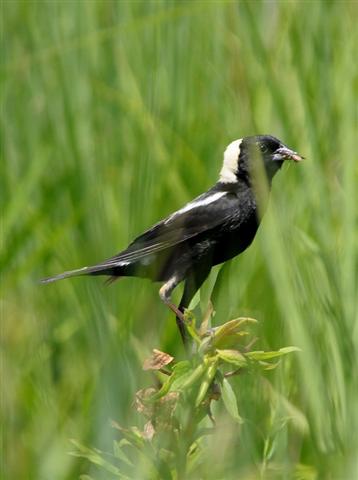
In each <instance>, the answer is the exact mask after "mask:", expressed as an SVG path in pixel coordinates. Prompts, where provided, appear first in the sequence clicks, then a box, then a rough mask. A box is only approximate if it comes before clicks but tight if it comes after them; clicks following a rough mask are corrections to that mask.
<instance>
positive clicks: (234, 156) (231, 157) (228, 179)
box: [219, 138, 242, 183]
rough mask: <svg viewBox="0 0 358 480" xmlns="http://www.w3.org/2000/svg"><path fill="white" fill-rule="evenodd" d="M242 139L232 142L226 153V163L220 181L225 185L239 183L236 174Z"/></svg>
mask: <svg viewBox="0 0 358 480" xmlns="http://www.w3.org/2000/svg"><path fill="white" fill-rule="evenodd" d="M241 142H242V138H239V140H235V141H233V142H231V143H230V144H229V145H228V146H227V147H226V150H225V152H224V162H223V166H222V169H221V171H220V178H219V181H220V182H223V183H234V182H237V177H236V172H237V168H238V165H239V155H240V144H241Z"/></svg>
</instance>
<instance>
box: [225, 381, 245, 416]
mask: <svg viewBox="0 0 358 480" xmlns="http://www.w3.org/2000/svg"><path fill="white" fill-rule="evenodd" d="M221 396H222V399H223V402H224V405H225V408H226V410H227V411H228V413H229V414H230V415H231V416H232V418H233V419H234V420H236V421H237V422H238V423H240V424H241V423H244V421H243V419H242V418H241V417H240V415H239V409H238V407H237V400H236V396H235V393H234V391H233V389H232V387H231V385H230V383H229V382H228V381H227V379H226V378H224V379H223V381H222V384H221Z"/></svg>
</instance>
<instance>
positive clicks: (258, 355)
mask: <svg viewBox="0 0 358 480" xmlns="http://www.w3.org/2000/svg"><path fill="white" fill-rule="evenodd" d="M300 351H301V350H300V349H299V348H298V347H284V348H280V350H277V351H273V352H264V351H263V350H257V351H253V352H247V353H245V356H246V357H248V358H250V359H251V360H270V359H271V358H276V357H282V356H283V355H287V354H288V353H291V352H300Z"/></svg>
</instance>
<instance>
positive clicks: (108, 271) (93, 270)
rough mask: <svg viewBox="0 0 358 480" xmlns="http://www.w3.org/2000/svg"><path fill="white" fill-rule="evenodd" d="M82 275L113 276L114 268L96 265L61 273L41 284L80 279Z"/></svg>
mask: <svg viewBox="0 0 358 480" xmlns="http://www.w3.org/2000/svg"><path fill="white" fill-rule="evenodd" d="M81 275H113V268H108V265H107V266H105V265H94V266H93V267H83V268H77V269H76V270H69V271H67V272H63V273H59V274H58V275H54V276H53V277H47V278H42V279H41V280H40V282H41V283H52V282H57V280H63V279H64V278H70V277H78V276H81Z"/></svg>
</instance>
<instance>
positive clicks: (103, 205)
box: [0, 0, 358, 480]
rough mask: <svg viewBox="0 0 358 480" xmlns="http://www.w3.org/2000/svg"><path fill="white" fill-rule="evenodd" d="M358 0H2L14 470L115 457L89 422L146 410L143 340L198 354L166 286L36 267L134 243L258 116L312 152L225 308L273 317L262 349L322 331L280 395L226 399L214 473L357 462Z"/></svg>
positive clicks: (9, 427)
mask: <svg viewBox="0 0 358 480" xmlns="http://www.w3.org/2000/svg"><path fill="white" fill-rule="evenodd" d="M357 7H358V5H357V3H356V2H354V1H352V2H344V1H338V0H337V1H326V0H321V1H320V0H317V1H281V2H280V1H270V2H264V1H253V2H249V1H248V2H244V1H243V2H241V1H239V2H229V1H227V2H226V1H206V2H203V1H191V2H189V1H181V2H180V1H159V0H158V1H132V2H129V1H117V2H114V1H100V0H98V1H94V0H93V1H90V0H88V1H75V0H72V1H66V0H64V1H56V0H51V1H19V0H13V1H10V0H7V1H3V2H2V5H1V12H2V15H1V17H2V47H1V52H2V54H1V63H2V64H1V95H2V108H1V136H2V142H1V144H2V149H1V157H2V158H1V167H0V168H1V172H0V188H1V191H0V195H1V205H2V207H1V210H2V224H1V236H2V249H1V260H0V261H1V267H0V268H1V330H2V331H1V336H2V347H1V348H2V350H1V355H2V361H1V383H2V387H1V388H2V397H1V417H2V418H1V423H2V426H3V447H2V448H3V453H4V455H3V459H4V461H3V463H2V473H3V478H16V479H46V480H47V479H51V480H56V479H74V478H78V476H79V475H80V474H83V473H89V474H90V475H91V476H93V478H110V477H109V474H107V473H104V474H103V473H101V472H100V471H99V470H97V469H96V468H95V467H91V466H90V465H89V464H88V463H87V462H86V461H84V460H81V459H78V458H75V457H72V456H70V455H68V451H69V450H71V449H72V446H71V444H70V443H69V439H70V438H76V439H77V440H79V441H80V442H81V443H83V444H86V445H93V446H96V447H98V448H101V449H103V450H111V448H112V447H111V443H112V439H113V438H115V437H116V438H117V435H116V433H115V432H114V431H112V429H111V427H110V425H109V419H110V418H114V419H116V420H117V421H119V423H121V424H123V425H125V426H127V425H130V424H133V423H135V422H136V421H137V419H136V415H135V412H134V411H133V408H132V399H133V396H134V393H135V391H136V390H138V389H139V388H142V387H143V386H145V385H147V384H149V383H150V378H149V377H148V374H144V373H143V372H142V370H141V362H142V360H143V358H145V356H146V355H147V354H148V352H150V350H151V349H152V348H160V349H162V350H164V351H168V352H169V353H171V354H178V355H179V356H182V350H181V347H180V342H179V338H178V334H177V332H176V329H175V322H174V319H173V315H172V314H170V313H169V312H168V311H167V309H166V307H165V306H163V305H162V303H161V302H160V300H159V297H158V293H157V291H158V285H156V284H151V283H150V282H148V281H144V280H139V279H124V280H121V281H120V282H118V283H115V284H114V285H112V286H111V287H109V288H105V287H104V286H103V282H102V281H101V279H98V278H82V279H73V280H68V281H65V282H60V283H57V284H53V285H48V286H41V285H39V284H38V279H39V278H41V277H42V276H46V275H51V274H55V273H59V272H61V271H63V270H66V269H71V268H76V267H81V266H84V265H88V264H92V263H95V262H97V261H100V260H103V259H104V258H106V257H108V256H111V255H113V254H114V253H116V252H117V251H119V250H121V249H122V248H124V247H126V246H127V244H128V242H129V241H130V240H131V239H132V238H133V237H134V236H135V235H137V234H139V233H141V232H142V231H143V230H144V229H146V228H147V227H149V226H150V225H151V224H152V223H153V222H156V221H158V220H159V219H160V218H162V217H163V216H165V215H167V214H168V213H170V212H171V211H173V210H175V209H177V208H179V207H181V206H182V205H183V204H184V203H185V202H187V201H189V200H190V199H192V198H193V197H194V196H196V195H198V194H199V193H201V192H202V191H204V190H205V189H207V188H208V187H209V186H211V185H212V184H213V183H214V182H215V181H216V179H217V175H218V171H219V169H220V165H221V161H222V152H223V150H224V148H225V146H226V145H227V144H228V143H229V142H230V141H232V140H234V139H236V138H239V137H242V136H245V135H250V134H257V133H270V134H273V135H275V136H278V137H279V138H280V139H282V141H283V142H284V143H286V144H287V145H289V146H291V147H292V148H294V149H295V150H297V151H299V152H300V153H302V154H303V155H305V156H306V157H307V158H306V161H305V162H302V163H301V164H300V165H293V164H291V165H285V166H284V168H283V169H282V171H281V172H280V173H279V174H278V175H277V177H276V178H275V181H274V185H273V192H272V196H271V202H270V208H269V211H268V212H267V214H266V216H265V219H264V222H263V225H262V227H261V228H260V230H259V233H258V235H257V238H256V240H255V242H254V244H253V245H252V246H251V247H250V249H248V251H247V252H245V253H244V254H243V255H242V256H240V258H239V259H235V260H234V261H233V262H231V264H230V266H228V267H225V269H224V270H223V271H222V273H223V279H222V280H223V281H222V282H220V291H219V292H218V294H217V295H216V296H215V302H214V307H215V309H216V311H217V314H216V317H215V322H216V323H217V324H219V323H223V322H224V321H227V320H229V319H230V318H234V317H235V316H239V315H245V316H251V317H254V318H257V319H258V320H259V321H260V326H259V329H258V336H259V340H258V347H259V348H262V349H264V348H265V349H266V348H268V349H274V348H280V347H282V346H285V345H296V346H298V347H300V348H301V349H302V352H300V353H297V354H293V358H292V360H290V359H287V360H286V359H285V360H283V362H282V365H281V366H280V368H279V369H278V370H277V371H275V372H274V373H270V374H269V375H268V376H267V378H268V379H269V381H270V382H271V383H272V385H274V386H275V389H276V392H277V396H276V398H277V401H276V402H271V403H270V402H268V401H267V400H266V398H265V396H264V395H263V394H262V388H261V387H260V385H258V384H257V383H255V379H252V378H249V377H245V376H243V377H240V378H239V379H237V380H235V382H236V383H235V388H236V391H237V394H238V399H239V409H240V414H241V416H242V417H244V418H245V420H246V421H245V424H244V426H242V427H241V430H240V431H239V429H238V427H237V426H235V425H232V424H230V423H229V422H228V419H227V418H226V420H225V418H224V420H223V422H225V421H226V423H224V424H225V425H226V427H225V428H222V429H219V431H218V433H217V435H216V436H214V438H211V439H209V440H208V447H207V448H208V462H207V463H206V464H204V465H202V467H201V471H200V472H201V473H200V478H212V479H221V478H222V479H224V478H225V479H231V478H232V479H234V478H235V479H236V478H244V479H246V478H247V479H251V478H252V479H253V478H260V475H261V478H309V479H310V478H327V479H332V480H335V479H344V480H345V479H353V478H357V477H356V472H357V470H358V468H357V458H358V456H357V444H358V441H357V439H358V435H357V431H358V409H357V398H358V395H357V378H358V368H357V350H358V330H357V271H358V262H357V242H358V239H357V237H358V234H357V204H358V202H357V193H356V187H357V180H358V175H357V58H358V52H357V43H358V38H357V37H358V35H357V32H358V30H357V22H358V15H357V13H358V8H357ZM216 273H217V272H216ZM214 275H215V273H214ZM213 281H214V277H212V278H211V281H209V282H208V284H210V283H211V284H212V283H213ZM179 290H180V289H179ZM203 293H204V295H202V302H201V304H202V308H203V309H205V307H206V304H207V298H208V295H209V294H210V288H209V287H208V286H206V287H205V288H204V290H203ZM179 294H180V292H178V293H177V294H176V295H175V298H176V300H177V299H178V295H179ZM285 402H288V403H285ZM287 405H288V406H287ZM287 417H291V418H292V421H291V420H290V421H287ZM218 445H219V446H220V448H218ZM282 466H284V467H282ZM138 468H139V469H140V466H139V467H138ZM282 468H284V469H286V470H285V472H286V473H282ZM275 469H276V470H275ZM294 471H295V472H296V473H293V472H294ZM280 472H281V473H280ZM287 472H288V473H287ZM297 472H298V473H297ZM299 472H301V473H299ZM270 475H271V476H270ZM295 475H296V477H295ZM137 478H145V472H140V470H138V476H137Z"/></svg>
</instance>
